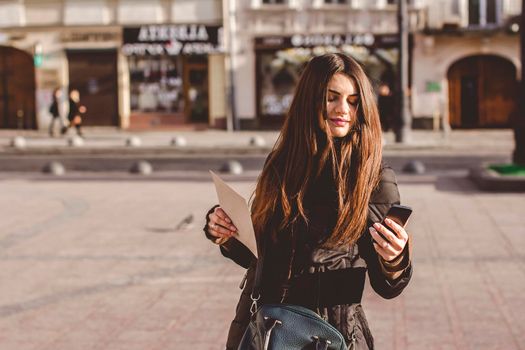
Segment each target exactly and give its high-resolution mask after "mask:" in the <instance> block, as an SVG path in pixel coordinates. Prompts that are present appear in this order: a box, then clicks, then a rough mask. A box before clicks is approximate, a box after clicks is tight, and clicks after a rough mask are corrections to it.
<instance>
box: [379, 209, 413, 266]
mask: <svg viewBox="0 0 525 350" xmlns="http://www.w3.org/2000/svg"><path fill="white" fill-rule="evenodd" d="M385 223H386V224H387V225H388V226H389V227H388V228H387V227H385V226H383V225H381V224H380V223H375V224H374V226H373V227H370V228H369V231H370V234H371V235H372V238H373V239H374V249H375V250H376V252H377V253H378V254H379V255H380V256H381V257H382V258H383V260H385V261H392V260H394V259H395V258H397V257H398V256H399V254H401V253H402V252H403V249H405V246H406V244H407V242H408V233H407V232H406V231H405V229H404V228H403V226H401V225H398V224H397V223H395V222H394V221H393V220H390V219H388V218H387V219H385ZM389 228H390V229H389ZM392 231H393V232H392ZM378 232H379V233H381V235H383V237H382V236H381V235H380V234H379V233H378Z"/></svg>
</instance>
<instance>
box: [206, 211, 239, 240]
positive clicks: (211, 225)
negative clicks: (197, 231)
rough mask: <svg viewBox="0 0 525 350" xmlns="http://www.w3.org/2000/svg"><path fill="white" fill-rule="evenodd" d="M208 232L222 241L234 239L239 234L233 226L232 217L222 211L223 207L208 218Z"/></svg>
mask: <svg viewBox="0 0 525 350" xmlns="http://www.w3.org/2000/svg"><path fill="white" fill-rule="evenodd" d="M208 219H209V221H208V226H207V228H206V229H207V231H208V233H209V234H210V235H212V236H213V237H217V238H220V239H224V240H226V239H228V238H230V237H233V235H234V234H235V233H236V232H237V228H236V227H235V226H234V225H233V224H232V220H231V219H230V217H229V216H228V215H227V214H226V213H225V212H224V210H222V208H221V207H217V208H215V210H214V211H213V212H212V213H211V214H210V215H209V217H208Z"/></svg>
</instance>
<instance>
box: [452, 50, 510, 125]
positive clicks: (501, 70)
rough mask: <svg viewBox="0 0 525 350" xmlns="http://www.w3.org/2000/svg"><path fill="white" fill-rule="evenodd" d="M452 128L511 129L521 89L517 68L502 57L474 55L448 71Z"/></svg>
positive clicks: (460, 61)
mask: <svg viewBox="0 0 525 350" xmlns="http://www.w3.org/2000/svg"><path fill="white" fill-rule="evenodd" d="M447 75H448V82H449V83H448V86H449V108H450V125H451V126H452V127H454V128H494V127H510V116H511V114H512V113H513V112H514V111H515V108H516V101H515V94H516V91H517V88H518V83H517V81H516V68H515V67H514V65H513V64H512V63H511V62H510V61H508V60H506V59H504V58H502V57H499V56H488V55H487V56H471V57H467V58H464V59H461V60H459V61H457V62H455V63H454V64H453V65H452V66H450V68H449V70H448V74H447Z"/></svg>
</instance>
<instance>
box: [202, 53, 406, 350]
mask: <svg viewBox="0 0 525 350" xmlns="http://www.w3.org/2000/svg"><path fill="white" fill-rule="evenodd" d="M399 201H400V199H399V192H398V188H397V183H396V178H395V174H394V171H393V170H392V169H391V168H390V167H388V166H386V165H385V164H383V162H382V145H381V125H380V120H379V114H378V110H377V105H376V101H375V96H374V92H373V88H372V85H371V84H370V81H369V80H368V78H367V76H366V75H365V73H364V71H363V69H362V68H361V66H360V65H359V64H358V63H357V62H356V61H355V60H353V59H352V58H350V57H348V56H346V55H344V54H340V53H333V54H326V55H322V56H318V57H314V58H313V59H311V60H310V62H309V63H308V64H307V66H306V67H305V69H304V71H303V73H302V75H301V78H300V80H299V83H298V86H297V88H296V90H295V96H294V98H293V101H292V104H291V106H290V110H289V112H288V115H287V118H286V120H285V123H284V125H283V128H282V130H281V133H280V136H279V139H278V141H277V143H276V145H275V146H274V148H273V150H272V152H271V153H270V155H269V156H268V158H267V159H266V163H265V165H264V168H263V170H262V173H261V175H260V176H259V179H258V181H257V187H256V190H255V197H254V198H253V201H252V206H251V209H252V214H251V215H252V221H253V224H254V230H255V235H256V239H257V245H258V249H259V252H264V264H263V266H264V268H263V271H262V283H261V295H260V300H259V302H258V305H262V304H275V303H287V304H293V305H300V306H304V307H307V308H309V309H311V310H313V311H315V312H317V313H318V314H319V315H320V316H321V317H323V318H324V319H325V320H327V321H328V322H329V323H330V324H332V325H333V326H334V327H335V328H337V329H338V330H339V331H340V332H341V334H342V335H343V337H344V338H345V341H346V343H347V345H348V347H349V349H361V350H365V349H367V350H371V349H373V348H374V341H373V337H372V335H371V332H370V329H369V327H368V323H367V321H366V317H365V314H364V311H363V309H362V307H361V297H362V294H363V289H364V284H365V275H366V273H368V276H369V279H370V284H371V286H372V288H373V289H374V291H375V292H376V293H377V294H379V295H380V296H382V297H384V298H387V299H390V298H394V297H396V296H398V295H399V294H400V293H401V292H402V291H403V289H404V288H405V287H406V286H407V285H408V283H409V280H410V278H411V275H412V264H411V259H410V253H409V249H408V245H409V244H408V234H407V232H406V231H405V229H404V228H403V227H402V226H400V225H397V224H396V223H394V222H393V221H391V220H386V226H383V225H382V224H380V222H381V220H382V219H383V218H384V217H385V215H386V213H387V211H388V209H389V208H390V207H391V206H392V205H393V204H398V203H399ZM236 231H237V229H236V227H235V226H234V225H233V223H232V221H231V219H230V218H229V216H228V213H226V212H224V210H223V209H222V208H221V207H220V206H215V207H213V208H212V209H211V210H210V211H209V212H208V214H207V216H206V226H205V227H204V232H205V234H206V236H207V237H208V239H210V240H211V241H212V242H214V243H216V244H219V246H220V250H221V252H222V254H223V255H224V256H226V257H228V258H230V259H232V260H233V261H235V262H236V263H237V264H239V265H241V266H243V267H244V268H247V269H248V270H247V273H246V276H245V278H246V283H244V285H243V291H242V293H241V297H240V300H239V303H238V305H237V309H236V315H235V319H234V320H233V322H232V324H231V327H230V331H229V334H228V340H227V343H226V347H227V349H237V347H238V344H239V343H240V341H241V338H242V336H243V334H244V332H245V330H246V327H247V325H248V323H249V320H250V306H251V305H252V299H251V297H250V294H251V292H252V286H253V283H254V275H255V267H256V259H255V257H254V256H253V254H252V253H251V252H250V251H249V249H248V248H246V247H245V246H244V245H242V244H240V243H239V241H237V240H236V239H235V237H234V235H235V232H236ZM334 276H337V278H332V277H334ZM321 281H322V282H321Z"/></svg>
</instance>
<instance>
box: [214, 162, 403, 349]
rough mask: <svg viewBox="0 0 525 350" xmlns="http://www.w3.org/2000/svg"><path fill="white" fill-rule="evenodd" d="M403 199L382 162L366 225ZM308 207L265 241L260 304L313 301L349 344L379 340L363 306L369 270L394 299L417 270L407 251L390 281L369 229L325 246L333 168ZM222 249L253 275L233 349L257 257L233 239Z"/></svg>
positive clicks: (331, 219)
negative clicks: (341, 243)
mask: <svg viewBox="0 0 525 350" xmlns="http://www.w3.org/2000/svg"><path fill="white" fill-rule="evenodd" d="M398 203H399V192H398V190H397V183H396V179H395V174H394V172H393V170H392V169H391V168H389V167H383V169H382V174H381V181H380V183H379V185H378V186H377V188H376V190H375V191H374V193H373V195H372V198H371V200H370V203H369V214H368V224H367V228H368V227H369V226H371V225H372V224H373V223H374V222H380V221H381V220H382V218H383V217H384V216H385V215H386V212H387V211H388V209H389V208H390V206H391V205H393V204H398ZM304 206H305V209H306V211H307V217H308V219H309V223H308V224H305V223H304V222H301V221H300V222H298V223H297V224H295V225H293V227H288V228H286V230H287V231H288V232H278V234H277V239H276V240H272V239H265V240H266V242H265V243H266V244H265V259H264V270H263V281H262V295H261V302H262V303H279V302H284V303H290V304H297V305H302V306H306V307H309V308H311V309H312V310H314V311H316V312H318V313H319V314H320V315H321V316H323V317H324V318H325V319H327V320H328V321H329V322H330V323H331V324H332V325H333V326H335V327H336V328H337V329H338V330H339V331H340V332H341V333H342V334H343V336H344V337H345V339H346V341H347V344H348V345H349V347H351V346H353V347H354V349H368V350H370V349H373V348H374V345H373V338H372V335H371V333H370V330H369V327H368V324H367V321H366V318H365V315H364V312H363V309H362V308H361V304H360V302H361V296H362V293H363V288H364V281H365V274H366V272H368V276H369V279H370V283H371V285H372V288H373V289H374V290H375V292H376V293H378V294H379V295H381V296H382V297H384V298H388V299H389V298H394V297H396V296H397V295H399V294H400V293H401V292H402V290H403V289H404V288H405V287H406V286H407V284H408V282H409V280H410V277H411V274H412V265H411V262H410V257H409V253H408V249H407V248H406V249H405V251H404V252H403V254H402V258H401V259H402V261H401V262H400V263H399V264H398V265H397V266H396V269H397V271H398V272H399V273H397V275H398V276H396V278H395V279H393V280H392V279H390V278H389V277H387V275H388V273H387V272H385V271H386V270H385V266H384V265H382V264H381V262H380V259H379V256H378V254H377V253H376V251H375V250H374V248H373V246H372V237H371V236H370V233H369V231H368V229H366V230H365V232H363V234H362V235H361V237H360V239H359V240H358V242H357V243H356V244H352V245H347V246H341V247H338V248H334V249H325V248H322V247H321V243H322V242H323V241H324V240H325V239H326V238H327V237H328V236H329V235H330V233H331V232H332V230H333V228H334V226H335V223H336V220H337V215H338V204H337V192H336V187H335V183H334V180H333V177H332V171H331V167H329V166H327V167H325V169H324V170H323V171H322V172H321V174H320V176H319V178H318V179H316V180H315V181H314V183H313V184H312V185H311V186H310V189H309V191H308V192H307V194H306V197H305V200H304ZM258 244H261V242H258ZM407 247H408V245H407ZM292 251H294V254H292ZM221 252H222V254H223V255H224V256H226V257H228V258H230V259H232V260H234V261H235V262H236V263H238V264H239V265H241V266H244V267H245V268H248V271H247V281H246V283H245V286H244V289H243V292H242V294H241V298H240V300H239V303H238V305H237V312H236V316H235V319H234V320H233V322H232V325H231V327H230V332H229V334H228V341H227V349H236V348H237V345H238V343H239V342H240V339H241V337H242V334H243V333H244V330H245V329H246V326H247V324H248V322H249V318H250V313H249V308H250V305H251V299H250V293H251V289H252V286H253V279H254V272H255V263H256V261H255V257H254V256H253V255H252V254H251V253H250V252H249V250H248V249H247V248H245V247H244V246H243V245H242V244H240V243H239V242H238V241H237V240H235V239H230V240H229V241H227V242H226V243H225V244H223V245H221ZM292 255H293V257H292ZM289 275H290V277H291V279H290V280H289V279H288V276H289ZM283 295H284V296H285V298H284V300H283ZM352 339H354V340H353V341H354V344H353V345H352V344H351V343H352Z"/></svg>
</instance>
